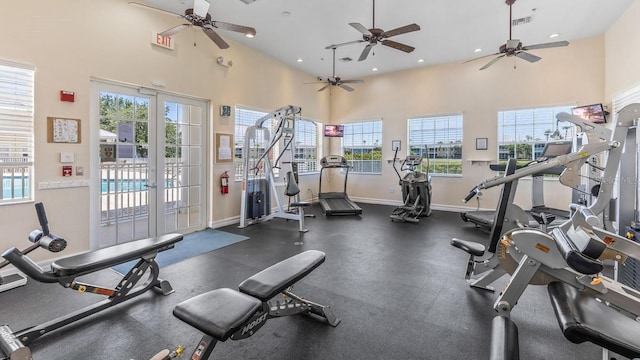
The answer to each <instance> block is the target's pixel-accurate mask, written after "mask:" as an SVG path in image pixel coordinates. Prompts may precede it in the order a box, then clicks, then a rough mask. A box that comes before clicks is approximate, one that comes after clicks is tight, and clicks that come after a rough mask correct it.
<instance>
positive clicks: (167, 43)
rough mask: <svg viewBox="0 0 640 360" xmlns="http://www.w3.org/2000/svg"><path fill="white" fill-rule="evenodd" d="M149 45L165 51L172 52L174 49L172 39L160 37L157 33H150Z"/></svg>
mask: <svg viewBox="0 0 640 360" xmlns="http://www.w3.org/2000/svg"><path fill="white" fill-rule="evenodd" d="M151 43H152V44H153V45H157V46H160V47H163V48H165V49H170V50H173V49H174V48H175V44H174V43H173V38H172V37H171V36H162V35H160V34H159V33H157V32H152V33H151Z"/></svg>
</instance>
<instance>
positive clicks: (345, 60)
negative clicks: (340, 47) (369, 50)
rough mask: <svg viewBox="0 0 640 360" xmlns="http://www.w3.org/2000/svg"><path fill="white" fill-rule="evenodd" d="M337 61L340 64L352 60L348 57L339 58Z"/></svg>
mask: <svg viewBox="0 0 640 360" xmlns="http://www.w3.org/2000/svg"><path fill="white" fill-rule="evenodd" d="M338 60H340V61H342V62H349V61H353V59H352V58H350V57H348V56H347V57H343V58H340V59H338Z"/></svg>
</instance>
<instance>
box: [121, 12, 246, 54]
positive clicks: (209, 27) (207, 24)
mask: <svg viewBox="0 0 640 360" xmlns="http://www.w3.org/2000/svg"><path fill="white" fill-rule="evenodd" d="M129 4H131V5H136V6H141V7H144V8H147V9H151V10H156V11H160V12H162V13H165V14H169V15H173V16H178V17H181V18H183V19H185V20H187V21H188V22H189V23H188V24H181V25H178V26H175V27H172V28H171V29H169V30H165V31H163V32H161V33H160V35H162V36H171V35H174V34H176V33H178V32H179V31H181V30H184V29H186V28H189V27H198V28H201V29H202V31H203V32H204V33H205V34H206V35H207V36H208V37H209V39H211V41H213V42H214V43H215V44H216V45H217V46H218V47H219V48H220V49H226V48H228V47H229V44H227V42H226V41H224V40H223V39H222V38H221V37H220V35H218V33H216V32H215V30H214V29H223V30H229V31H235V32H239V33H243V34H244V35H245V36H246V37H254V36H255V35H256V29H254V28H252V27H248V26H242V25H236V24H230V23H225V22H220V21H214V20H212V19H211V15H210V14H209V6H211V4H209V2H208V1H206V0H194V1H193V9H187V10H185V12H184V15H178V14H174V13H172V12H170V11H166V10H162V9H159V8H155V7H153V6H149V5H145V4H141V3H137V2H130V3H129Z"/></svg>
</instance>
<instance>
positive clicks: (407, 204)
mask: <svg viewBox="0 0 640 360" xmlns="http://www.w3.org/2000/svg"><path fill="white" fill-rule="evenodd" d="M398 150H399V149H398V148H396V150H395V153H394V154H393V170H395V171H396V174H398V179H399V185H400V188H401V189H402V201H403V204H402V206H399V207H397V208H396V209H395V210H393V212H392V213H391V215H390V217H391V220H398V221H408V222H412V223H417V222H418V221H420V217H421V216H429V215H431V176H429V174H428V173H423V172H421V171H419V170H418V166H420V165H421V164H422V156H420V155H407V157H406V158H405V159H404V160H403V161H402V164H401V165H400V171H408V172H407V173H406V174H405V175H404V177H402V176H401V175H400V172H399V171H398V169H397V168H396V160H397V159H398ZM428 161H429V159H428V158H427V168H428V166H429V165H428Z"/></svg>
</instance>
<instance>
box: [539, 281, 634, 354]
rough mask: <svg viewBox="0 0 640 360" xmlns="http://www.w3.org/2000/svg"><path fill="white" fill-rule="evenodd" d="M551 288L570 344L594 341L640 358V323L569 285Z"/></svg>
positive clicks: (561, 324) (557, 315) (554, 305)
mask: <svg viewBox="0 0 640 360" xmlns="http://www.w3.org/2000/svg"><path fill="white" fill-rule="evenodd" d="M547 288H548V290H549V296H550V297H551V305H553V310H554V311H555V313H556V317H557V318H558V324H559V325H560V328H561V329H562V332H563V334H564V336H565V337H566V338H567V339H568V340H569V341H571V342H573V343H576V344H579V343H582V342H585V341H590V342H592V343H594V344H596V345H599V346H602V347H604V348H606V349H609V350H611V351H613V352H616V353H618V354H620V355H623V356H626V357H628V358H635V357H640V341H638V339H639V336H640V335H639V334H640V322H637V321H635V320H634V319H631V318H629V317H628V316H626V315H624V314H622V313H620V312H618V311H617V310H614V309H613V308H611V307H609V306H607V305H605V304H603V303H602V302H600V301H598V300H596V298H595V297H593V296H592V295H590V294H587V293H584V292H581V291H578V290H577V289H576V288H574V287H573V286H570V285H567V284H565V283H561V282H552V283H551V284H549V286H548V287H547Z"/></svg>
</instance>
